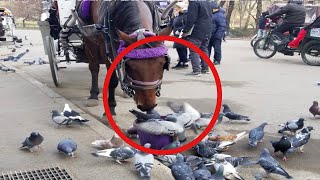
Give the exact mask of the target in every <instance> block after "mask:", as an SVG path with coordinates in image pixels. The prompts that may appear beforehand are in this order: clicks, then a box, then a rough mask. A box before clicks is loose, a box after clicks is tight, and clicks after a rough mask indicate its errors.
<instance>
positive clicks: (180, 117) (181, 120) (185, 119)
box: [165, 113, 194, 129]
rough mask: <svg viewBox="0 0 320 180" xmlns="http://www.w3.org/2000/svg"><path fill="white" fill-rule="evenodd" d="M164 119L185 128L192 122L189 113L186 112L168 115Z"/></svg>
mask: <svg viewBox="0 0 320 180" xmlns="http://www.w3.org/2000/svg"><path fill="white" fill-rule="evenodd" d="M165 120H166V121H171V122H175V123H178V124H180V125H181V126H183V127H184V128H186V129H189V128H190V127H191V124H192V123H193V122H194V121H192V117H191V115H190V114H188V113H181V114H174V115H168V116H166V118H165Z"/></svg>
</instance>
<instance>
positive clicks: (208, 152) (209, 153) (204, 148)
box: [195, 141, 217, 158]
mask: <svg viewBox="0 0 320 180" xmlns="http://www.w3.org/2000/svg"><path fill="white" fill-rule="evenodd" d="M195 150H196V152H197V153H198V154H199V155H200V156H201V157H204V158H212V157H213V156H214V155H215V154H216V153H217V151H216V149H215V148H212V147H210V146H208V145H207V144H206V143H204V142H202V141H200V142H199V143H198V144H197V145H196V146H195Z"/></svg>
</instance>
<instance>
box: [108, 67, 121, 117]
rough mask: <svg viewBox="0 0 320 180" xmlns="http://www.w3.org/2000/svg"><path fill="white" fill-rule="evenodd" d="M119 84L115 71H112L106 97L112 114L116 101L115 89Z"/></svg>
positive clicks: (113, 113)
mask: <svg viewBox="0 0 320 180" xmlns="http://www.w3.org/2000/svg"><path fill="white" fill-rule="evenodd" d="M118 84H119V79H118V76H117V74H116V71H114V72H113V73H112V76H111V79H110V84H109V89H108V90H109V97H108V102H109V107H110V112H111V114H112V115H113V116H115V115H116V111H115V108H116V106H117V102H116V99H115V90H116V88H117V86H118Z"/></svg>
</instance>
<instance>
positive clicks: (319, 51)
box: [253, 22, 320, 66]
mask: <svg viewBox="0 0 320 180" xmlns="http://www.w3.org/2000/svg"><path fill="white" fill-rule="evenodd" d="M268 26H269V31H268V32H267V35H266V36H265V37H263V38H261V39H258V40H257V41H256V42H255V43H254V45H253V51H254V53H255V54H256V55H257V56H258V57H260V58H263V59H269V58H271V57H273V56H274V55H275V54H276V53H277V52H279V53H282V54H284V55H287V56H293V55H294V54H295V53H298V54H299V55H301V57H302V60H303V61H304V62H305V63H306V64H308V65H311V66H320V60H312V59H311V58H309V57H308V56H309V55H310V56H311V57H316V58H320V41H319V40H320V29H319V28H314V29H313V30H312V29H310V30H308V32H307V35H306V36H305V37H304V39H303V40H302V41H301V42H300V44H299V47H298V48H296V49H293V48H290V47H288V44H289V42H290V41H292V40H293V39H294V38H296V37H297V35H298V34H299V32H300V30H301V29H302V28H303V27H296V28H294V29H293V31H292V33H291V34H290V33H288V32H287V33H285V35H286V38H288V40H289V41H288V43H286V44H282V39H281V38H279V37H278V36H277V35H276V34H274V33H273V31H274V29H275V28H277V27H278V25H277V24H276V23H272V22H271V23H270V24H269V25H268ZM317 29H319V30H317ZM265 52H266V53H269V54H266V55H265V54H263V53H265Z"/></svg>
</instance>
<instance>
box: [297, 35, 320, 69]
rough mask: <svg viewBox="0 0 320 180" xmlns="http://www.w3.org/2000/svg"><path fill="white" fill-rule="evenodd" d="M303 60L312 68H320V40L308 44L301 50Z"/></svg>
mask: <svg viewBox="0 0 320 180" xmlns="http://www.w3.org/2000/svg"><path fill="white" fill-rule="evenodd" d="M301 58H302V60H303V62H305V63H306V64H308V65H310V66H320V42H319V41H318V40H313V41H310V42H307V43H306V44H305V45H304V46H303V47H302V49H301Z"/></svg>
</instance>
